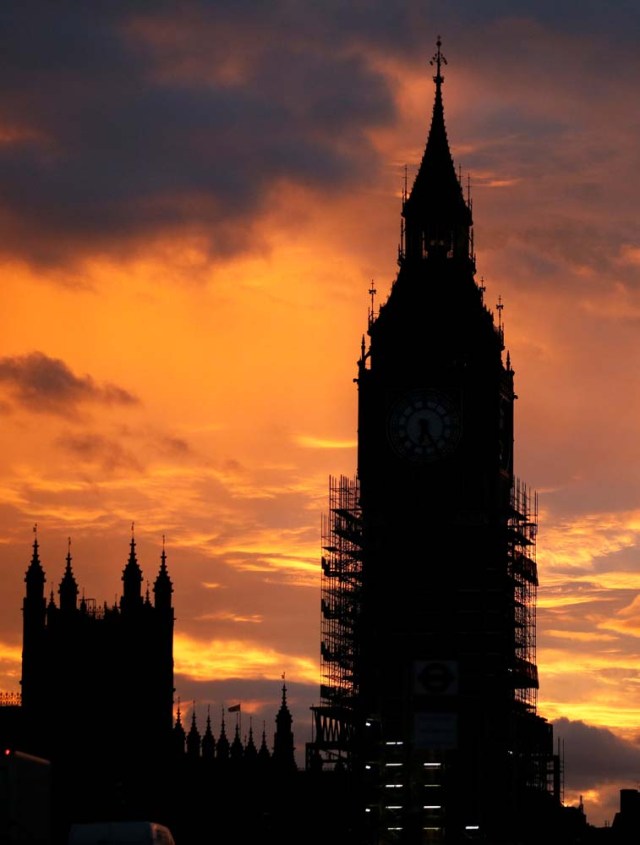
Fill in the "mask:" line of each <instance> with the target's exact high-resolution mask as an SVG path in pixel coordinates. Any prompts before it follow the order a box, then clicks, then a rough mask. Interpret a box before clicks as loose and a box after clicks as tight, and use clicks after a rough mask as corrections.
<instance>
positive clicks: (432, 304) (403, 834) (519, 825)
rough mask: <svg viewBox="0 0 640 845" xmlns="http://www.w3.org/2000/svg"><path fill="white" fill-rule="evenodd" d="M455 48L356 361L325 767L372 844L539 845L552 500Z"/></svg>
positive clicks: (547, 777) (333, 574) (331, 590)
mask: <svg viewBox="0 0 640 845" xmlns="http://www.w3.org/2000/svg"><path fill="white" fill-rule="evenodd" d="M440 48H441V42H440V39H438V42H437V52H436V54H435V56H434V57H433V60H432V64H433V65H434V68H435V76H434V82H435V102H434V106H433V115H432V121H431V127H430V131H429V135H428V140H427V144H426V148H425V152H424V155H423V158H422V161H421V164H420V167H419V169H418V173H417V176H416V178H415V181H414V183H413V187H412V188H411V191H410V192H409V191H406V190H405V192H404V197H403V205H402V220H403V225H402V241H401V245H400V253H399V262H398V263H399V271H398V274H397V277H396V280H395V282H394V284H393V286H392V289H391V292H390V295H389V297H388V299H387V301H386V303H385V304H384V305H382V307H381V308H380V309H379V312H378V313H376V312H375V311H374V308H373V304H372V307H371V311H370V314H369V326H368V334H369V338H370V342H369V345H368V347H367V345H366V344H365V342H364V340H363V344H362V353H361V358H360V361H359V363H358V377H357V379H356V381H357V383H358V394H359V410H358V475H357V478H356V479H355V480H353V481H350V480H348V479H345V478H341V479H339V480H332V483H331V484H332V486H331V502H330V514H329V517H328V519H327V522H326V526H325V531H324V538H323V545H324V549H325V556H324V558H323V603H322V610H323V642H322V656H323V676H324V684H323V687H322V696H323V704H322V705H321V706H319V707H317V708H315V711H316V740H315V745H314V746H313V753H314V754H315V762H316V765H318V759H317V758H322V762H323V765H324V766H325V767H326V768H331V767H332V766H333V767H335V766H339V767H340V769H341V770H342V769H343V768H345V767H346V768H347V769H348V770H349V771H350V772H351V774H352V778H353V784H354V792H353V793H352V794H353V795H355V796H357V798H354V799H353V800H354V824H355V825H356V826H358V825H359V824H360V823H359V822H358V821H357V820H358V819H366V826H363V827H361V833H362V836H363V838H366V840H367V841H374V842H406V843H418V842H425V841H433V842H457V841H463V840H465V839H466V838H469V837H471V838H473V837H479V838H482V839H483V841H491V842H512V841H516V839H518V837H519V838H520V839H523V840H524V841H526V840H527V837H528V835H529V831H533V830H534V829H535V830H537V823H541V821H540V820H541V819H543V818H546V817H548V812H554V811H555V809H557V808H559V806H560V802H559V791H560V790H559V777H558V768H559V765H558V759H557V757H555V756H554V754H553V737H552V730H551V726H550V725H549V724H548V723H547V722H546V720H544V719H543V718H541V717H540V716H538V715H537V713H536V704H537V688H538V675H537V668H536V664H535V600H536V587H537V569H536V561H535V535H536V529H537V526H536V519H537V502H536V497H535V495H534V494H532V493H531V492H530V491H529V489H528V488H527V487H526V486H525V485H524V484H522V483H521V482H520V481H519V480H518V479H517V478H516V477H515V476H514V466H513V406H514V399H515V394H514V372H513V369H512V367H511V361H510V357H509V355H508V353H507V354H505V350H504V336H503V328H502V321H501V305H499V306H498V308H499V310H498V314H499V320H498V322H497V323H496V320H495V319H494V316H493V314H492V313H491V311H490V310H489V309H488V308H487V307H486V305H485V302H484V287H483V286H482V285H478V284H477V282H476V280H475V256H474V252H473V230H472V213H471V204H470V200H469V198H468V197H466V198H465V195H464V192H463V189H462V186H461V184H460V181H459V179H458V176H457V174H456V171H455V167H454V163H453V159H452V156H451V152H450V149H449V142H448V139H447V133H446V128H445V121H444V110H443V100H442V85H443V81H444V77H443V74H442V70H443V65H444V64H445V63H446V60H445V58H444V56H443V55H442V52H441V49H440ZM547 811H548V812H547Z"/></svg>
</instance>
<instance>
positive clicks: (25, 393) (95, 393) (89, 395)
mask: <svg viewBox="0 0 640 845" xmlns="http://www.w3.org/2000/svg"><path fill="white" fill-rule="evenodd" d="M0 384H4V385H6V387H7V389H8V391H9V392H10V394H11V396H12V398H13V399H14V400H15V401H16V402H17V403H18V404H19V405H21V406H22V407H24V408H26V409H28V410H29V411H35V412H36V413H49V414H57V415H60V416H65V417H66V416H71V415H73V414H74V413H75V412H76V410H77V407H78V405H79V404H81V403H85V402H94V403H95V402H97V403H100V404H103V405H133V404H135V403H137V402H138V399H137V398H136V397H135V396H133V395H132V394H131V393H129V392H128V391H127V390H124V389H123V388H122V387H118V386H117V385H114V384H108V383H107V384H104V385H98V384H96V383H95V381H94V380H93V379H92V378H91V376H88V375H85V376H77V375H75V374H74V373H73V372H72V371H71V369H70V368H69V367H68V366H67V364H65V362H64V361H61V360H60V359H59V358H49V357H48V356H47V355H45V354H44V353H43V352H31V353H29V354H28V355H18V356H15V357H6V358H0Z"/></svg>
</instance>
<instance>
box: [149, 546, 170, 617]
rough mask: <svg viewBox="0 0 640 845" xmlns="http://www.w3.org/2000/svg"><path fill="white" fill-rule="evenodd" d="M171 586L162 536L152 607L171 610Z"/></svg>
mask: <svg viewBox="0 0 640 845" xmlns="http://www.w3.org/2000/svg"><path fill="white" fill-rule="evenodd" d="M172 593H173V584H172V582H171V578H170V577H169V570H168V569H167V553H166V551H165V536H164V534H163V535H162V554H161V555H160V570H159V572H158V576H157V578H156V580H155V581H154V583H153V596H154V605H155V606H156V607H157V608H162V609H163V610H171V594H172Z"/></svg>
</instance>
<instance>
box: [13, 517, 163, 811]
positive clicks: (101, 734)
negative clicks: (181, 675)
mask: <svg viewBox="0 0 640 845" xmlns="http://www.w3.org/2000/svg"><path fill="white" fill-rule="evenodd" d="M45 581H46V575H45V571H44V568H43V566H42V563H41V561H40V551H39V544H38V539H37V537H36V538H35V539H34V543H33V554H32V558H31V561H30V563H29V566H28V568H27V571H26V575H25V583H26V590H25V597H24V603H23V650H22V681H21V687H22V695H21V707H20V729H19V736H18V737H17V743H19V745H18V747H20V748H22V749H24V750H27V751H28V752H30V753H34V754H37V755H39V756H42V757H45V758H47V759H50V760H52V761H53V763H54V785H55V786H56V787H57V788H58V794H57V795H56V796H55V798H56V808H57V810H58V814H59V816H60V818H65V817H69V818H73V819H75V820H80V819H81V818H83V817H87V818H92V817H94V818H95V814H96V813H100V814H102V816H103V817H107V816H111V815H114V816H115V815H117V814H118V813H121V812H123V810H124V809H125V808H126V809H127V810H129V811H131V812H133V811H134V808H135V807H136V806H141V805H145V804H148V802H149V801H150V800H152V795H153V793H154V789H157V788H158V784H159V783H160V782H161V780H162V776H163V775H164V774H165V773H166V771H167V767H168V762H169V758H170V754H171V738H172V727H173V693H174V689H173V626H174V611H173V606H172V592H173V585H172V582H171V578H170V577H169V572H168V569H167V560H166V553H165V550H164V548H163V550H162V554H161V556H160V566H159V569H158V573H157V576H156V579H155V581H154V583H153V587H152V594H153V598H152V597H151V594H150V591H149V589H147V590H146V594H143V589H142V582H143V575H142V570H141V568H140V565H139V563H138V560H137V556H136V544H135V539H134V537H133V533H132V536H131V543H130V552H129V557H128V560H127V562H126V565H125V567H124V570H123V572H122V595H121V596H120V598H119V600H116V601H115V602H114V603H112V604H108V603H107V602H104V603H103V604H98V603H97V602H96V601H95V599H90V598H86V597H85V596H84V594H81V592H80V588H79V586H78V583H77V581H76V578H75V575H74V573H73V569H72V558H71V549H70V548H69V551H68V553H67V558H66V566H65V569H64V574H63V576H62V579H61V581H60V583H59V586H58V601H57V602H56V599H55V596H54V592H53V590H51V592H50V595H49V596H48V597H47V596H46V595H45Z"/></svg>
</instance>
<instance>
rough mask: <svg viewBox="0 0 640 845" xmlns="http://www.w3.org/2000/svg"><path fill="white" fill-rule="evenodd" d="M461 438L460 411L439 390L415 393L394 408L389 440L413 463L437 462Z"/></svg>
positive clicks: (390, 419)
mask: <svg viewBox="0 0 640 845" xmlns="http://www.w3.org/2000/svg"><path fill="white" fill-rule="evenodd" d="M459 439H460V415H459V413H458V410H457V409H456V407H455V405H454V403H453V402H452V401H451V399H449V397H448V396H445V395H444V394H442V393H440V392H438V391H435V390H414V391H412V392H411V393H408V394H407V395H406V396H403V397H402V399H400V400H399V401H398V402H396V404H395V405H394V406H393V408H392V409H391V413H390V415H389V440H390V442H391V445H392V447H393V449H394V451H395V452H396V453H397V454H398V455H399V456H400V457H401V458H405V459H406V460H409V461H412V462H413V463H427V462H429V461H435V460H438V459H439V458H442V457H444V456H445V455H447V454H449V453H450V452H451V451H453V449H455V447H456V445H457V443H458V440H459Z"/></svg>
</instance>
